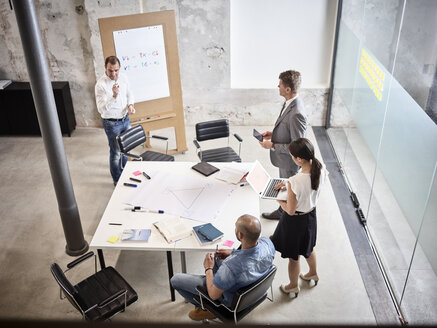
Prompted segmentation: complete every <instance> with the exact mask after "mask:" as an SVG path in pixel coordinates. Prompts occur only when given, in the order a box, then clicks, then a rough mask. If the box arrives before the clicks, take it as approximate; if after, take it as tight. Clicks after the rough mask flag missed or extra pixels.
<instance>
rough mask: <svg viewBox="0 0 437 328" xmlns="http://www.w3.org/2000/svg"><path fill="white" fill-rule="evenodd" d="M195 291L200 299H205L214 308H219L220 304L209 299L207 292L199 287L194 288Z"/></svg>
mask: <svg viewBox="0 0 437 328" xmlns="http://www.w3.org/2000/svg"><path fill="white" fill-rule="evenodd" d="M196 290H197V291H198V292H199V296H200V297H201V298H202V297H203V298H206V299H207V300H208V301H210V302H211V303H213V304H214V305H215V306H217V307H219V306H221V305H222V304H221V303H220V302H219V301H217V300H213V299H212V298H211V297H209V295H208V291H207V290H206V289H205V288H204V287H203V286H201V285H199V286H197V287H196Z"/></svg>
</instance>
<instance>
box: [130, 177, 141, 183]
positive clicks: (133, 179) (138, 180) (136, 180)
mask: <svg viewBox="0 0 437 328" xmlns="http://www.w3.org/2000/svg"><path fill="white" fill-rule="evenodd" d="M129 180H132V181H135V182H140V183H141V180H140V179H135V178H129Z"/></svg>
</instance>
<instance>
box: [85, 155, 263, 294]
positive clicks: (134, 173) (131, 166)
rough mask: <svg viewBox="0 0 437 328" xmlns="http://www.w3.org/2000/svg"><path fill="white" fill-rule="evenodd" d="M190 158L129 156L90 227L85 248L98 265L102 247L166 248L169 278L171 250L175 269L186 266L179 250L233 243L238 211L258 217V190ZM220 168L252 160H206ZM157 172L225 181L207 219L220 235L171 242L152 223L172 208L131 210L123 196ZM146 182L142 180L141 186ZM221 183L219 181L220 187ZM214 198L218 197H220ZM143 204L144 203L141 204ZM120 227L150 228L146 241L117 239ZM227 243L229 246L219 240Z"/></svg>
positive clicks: (241, 165)
mask: <svg viewBox="0 0 437 328" xmlns="http://www.w3.org/2000/svg"><path fill="white" fill-rule="evenodd" d="M195 164H196V163H192V162H138V161H129V162H127V163H126V167H125V168H124V170H123V173H122V175H121V177H120V180H119V182H118V183H117V186H116V187H115V189H114V192H113V194H112V196H111V198H110V200H109V202H108V204H107V206H106V209H105V211H104V213H103V216H102V218H101V220H100V223H99V225H98V227H97V229H96V231H95V233H94V236H93V238H92V240H91V243H90V248H92V249H97V253H98V257H99V262H100V266H101V267H102V268H104V267H105V260H104V255H103V250H105V251H110V250H129V251H166V252H167V267H168V275H169V280H170V279H171V277H172V276H173V261H172V252H173V251H178V252H180V256H181V267H182V268H181V269H182V272H184V273H185V272H186V261H185V252H195V251H196V252H199V251H201V252H202V253H201V254H199V256H202V257H203V255H204V253H206V252H209V251H215V250H216V246H218V248H223V249H233V248H236V247H238V246H239V244H240V243H239V242H238V240H237V239H236V236H235V222H236V220H237V219H238V217H239V216H241V215H243V214H251V215H254V216H256V217H259V196H258V195H257V194H256V193H255V191H254V190H253V189H252V188H251V187H250V186H249V185H246V184H243V185H240V184H231V183H229V182H225V181H222V180H219V179H217V178H216V177H217V175H218V174H219V172H218V173H214V174H212V175H210V176H208V177H205V176H203V175H202V174H200V173H198V172H196V171H195V170H193V169H191V167H192V166H193V165H195ZM211 164H212V165H214V166H216V167H218V168H220V169H222V170H223V169H225V170H226V168H229V167H231V168H233V169H239V170H241V171H247V170H249V169H250V167H251V165H252V163H211ZM140 172H141V173H142V172H146V174H148V175H149V176H150V180H149V179H147V178H146V177H145V176H144V175H143V174H139V173H140ZM163 173H166V174H168V175H173V176H174V175H178V176H180V177H184V179H194V180H196V181H201V180H204V181H205V183H208V184H209V185H217V184H228V185H229V186H230V188H232V189H233V190H232V192H230V193H229V196H228V197H227V199H226V201H224V202H223V204H222V205H220V210H219V211H218V212H217V213H216V216H215V219H213V220H212V221H211V223H212V224H213V225H214V226H215V227H217V228H218V229H219V230H220V231H222V232H223V233H224V236H223V237H222V238H221V239H219V240H218V241H217V242H215V243H211V244H208V245H200V243H199V241H198V240H197V239H196V237H195V236H194V234H191V235H190V236H189V237H186V238H183V239H180V240H177V241H176V242H173V243H168V242H167V241H166V239H165V238H164V237H163V236H162V234H161V233H160V232H159V230H158V229H157V228H155V226H154V225H153V223H155V222H157V221H160V220H163V219H166V218H169V217H174V214H173V213H167V212H166V211H164V213H162V214H159V213H152V212H147V211H142V212H138V211H135V212H134V211H132V209H133V205H128V204H127V203H128V202H129V199H130V198H131V196H132V195H133V193H135V192H139V191H140V189H139V188H140V187H141V185H142V184H151V183H154V184H157V183H159V182H160V181H158V179H159V176H162V174H163ZM130 178H134V179H139V180H141V183H139V182H135V181H132V180H131V179H130ZM124 183H131V184H136V185H137V186H138V189H137V188H134V187H130V186H125V185H124ZM144 187H146V185H145V186H144ZM223 188H224V187H223ZM207 196H208V197H210V199H211V205H212V204H214V205H215V203H214V195H213V194H211V195H207ZM219 202H222V200H220V201H219ZM146 210H147V209H146ZM180 218H181V220H184V221H185V224H186V225H189V226H191V227H193V226H196V225H200V224H203V223H204V222H200V221H198V220H192V219H189V218H185V217H183V216H180ZM125 229H151V234H150V237H149V239H148V241H147V242H144V241H139V242H134V241H128V242H126V241H121V235H122V233H123V230H125ZM224 243H225V244H226V245H230V244H232V246H225V245H224ZM170 294H171V300H172V301H174V300H175V294H174V289H173V288H172V287H171V284H170Z"/></svg>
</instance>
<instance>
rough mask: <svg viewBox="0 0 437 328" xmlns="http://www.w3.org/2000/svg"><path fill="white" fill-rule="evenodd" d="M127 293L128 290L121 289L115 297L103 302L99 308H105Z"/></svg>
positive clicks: (112, 296)
mask: <svg viewBox="0 0 437 328" xmlns="http://www.w3.org/2000/svg"><path fill="white" fill-rule="evenodd" d="M126 293H127V290H126V289H120V290H119V291H118V292H116V293H114V294H113V295H111V296H109V297H107V298H106V299H105V300H103V301H101V302H100V303H99V304H98V305H97V306H98V307H100V308H101V307H104V306H106V305H108V304H109V303H111V302H112V301H114V300H116V299H117V298H119V297H120V296H122V295H124V294H126Z"/></svg>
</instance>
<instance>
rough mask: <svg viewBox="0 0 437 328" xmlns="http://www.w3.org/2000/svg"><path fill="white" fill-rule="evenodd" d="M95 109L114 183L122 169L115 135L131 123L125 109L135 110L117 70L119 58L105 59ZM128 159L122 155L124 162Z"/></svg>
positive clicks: (122, 76)
mask: <svg viewBox="0 0 437 328" xmlns="http://www.w3.org/2000/svg"><path fill="white" fill-rule="evenodd" d="M95 92H96V104H97V110H98V111H99V113H100V115H101V116H102V120H103V128H104V129H105V133H106V136H107V137H108V143H109V169H110V171H111V176H112V179H113V181H114V186H115V185H116V184H117V182H118V179H119V178H120V175H121V171H122V163H121V155H120V150H119V147H118V144H117V140H116V137H117V136H118V135H119V134H120V133H122V132H124V131H126V130H128V129H129V128H130V127H131V124H130V120H129V115H128V112H130V113H131V114H134V113H135V107H134V96H133V94H132V91H131V90H130V87H129V81H128V79H127V76H126V75H124V74H123V73H120V60H119V59H118V58H117V57H116V56H109V57H107V58H106V60H105V75H103V76H102V77H101V78H100V79H98V81H97V83H96V87H95ZM126 161H127V159H126V158H123V166H124V164H126Z"/></svg>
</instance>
